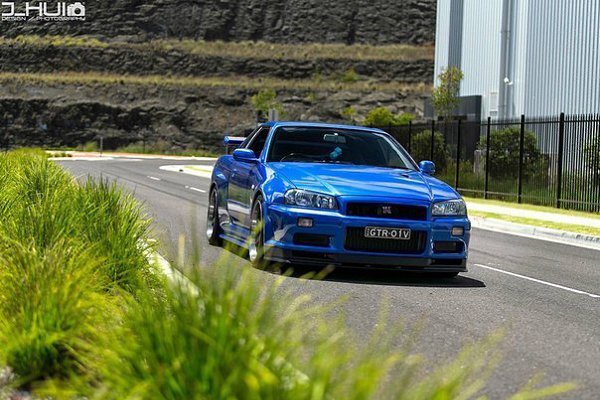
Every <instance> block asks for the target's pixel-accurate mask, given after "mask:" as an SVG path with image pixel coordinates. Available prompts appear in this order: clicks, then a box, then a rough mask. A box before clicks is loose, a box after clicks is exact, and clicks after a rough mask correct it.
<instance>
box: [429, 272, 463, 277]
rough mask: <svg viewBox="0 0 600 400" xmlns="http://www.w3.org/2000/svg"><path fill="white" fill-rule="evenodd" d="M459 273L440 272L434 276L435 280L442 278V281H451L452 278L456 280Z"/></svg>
mask: <svg viewBox="0 0 600 400" xmlns="http://www.w3.org/2000/svg"><path fill="white" fill-rule="evenodd" d="M458 274H459V273H458V272H438V273H435V274H433V276H434V277H435V278H441V279H451V278H456V277H457V276H458Z"/></svg>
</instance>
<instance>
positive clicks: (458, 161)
mask: <svg viewBox="0 0 600 400" xmlns="http://www.w3.org/2000/svg"><path fill="white" fill-rule="evenodd" d="M460 128H461V120H460V119H459V120H458V129H457V138H456V175H455V176H454V189H456V190H458V178H459V174H460Z"/></svg>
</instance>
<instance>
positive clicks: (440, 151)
mask: <svg viewBox="0 0 600 400" xmlns="http://www.w3.org/2000/svg"><path fill="white" fill-rule="evenodd" d="M410 148H411V153H412V154H411V155H412V157H413V158H414V159H415V161H417V162H420V161H423V160H430V159H431V131H430V130H425V131H423V132H420V133H418V134H416V135H415V136H414V137H413V138H412V142H411V146H410ZM449 157H450V154H449V153H448V149H447V148H446V142H445V140H444V135H442V134H441V133H440V132H435V133H434V138H433V160H430V161H433V162H434V163H435V167H436V170H437V171H438V172H443V171H445V170H446V167H447V165H448V158H449Z"/></svg>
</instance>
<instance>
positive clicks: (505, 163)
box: [479, 126, 540, 179]
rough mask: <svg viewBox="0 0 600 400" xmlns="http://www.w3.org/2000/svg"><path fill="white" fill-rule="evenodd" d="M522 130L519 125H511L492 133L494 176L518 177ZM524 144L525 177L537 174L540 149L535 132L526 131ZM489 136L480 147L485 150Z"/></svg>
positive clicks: (491, 163)
mask: <svg viewBox="0 0 600 400" xmlns="http://www.w3.org/2000/svg"><path fill="white" fill-rule="evenodd" d="M520 136H521V130H520V128H519V127H514V126H513V127H509V128H506V129H501V130H497V131H492V132H491V133H490V159H489V168H490V176H491V177H493V178H500V179H501V178H516V177H517V175H518V170H519V157H520V154H519V147H520ZM523 143H524V145H523V160H524V163H523V177H525V178H530V177H532V176H534V175H535V173H536V171H537V170H538V168H537V162H538V161H539V160H540V151H539V149H538V145H537V138H536V136H535V133H533V132H531V131H525V137H524V142H523ZM486 146H487V138H485V137H484V138H483V139H482V140H481V142H480V144H479V148H480V149H481V150H483V151H485V149H486Z"/></svg>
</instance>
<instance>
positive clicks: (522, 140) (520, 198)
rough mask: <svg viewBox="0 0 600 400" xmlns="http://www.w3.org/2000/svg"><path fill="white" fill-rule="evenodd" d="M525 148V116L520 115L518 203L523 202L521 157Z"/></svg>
mask: <svg viewBox="0 0 600 400" xmlns="http://www.w3.org/2000/svg"><path fill="white" fill-rule="evenodd" d="M524 147H525V115H523V114H521V135H520V137H519V189H518V193H517V196H518V203H519V204H521V203H522V202H523V161H524V160H523V157H524V152H525V151H524V150H525V149H524Z"/></svg>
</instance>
